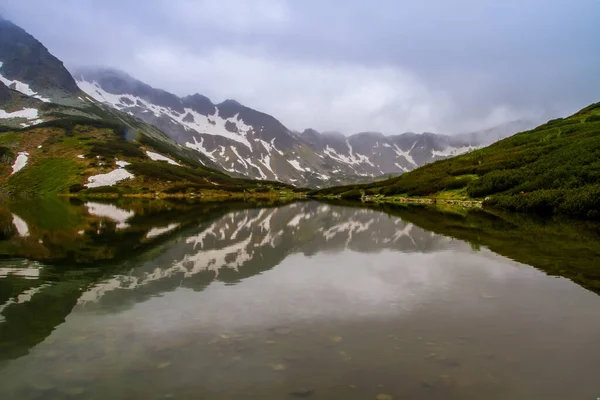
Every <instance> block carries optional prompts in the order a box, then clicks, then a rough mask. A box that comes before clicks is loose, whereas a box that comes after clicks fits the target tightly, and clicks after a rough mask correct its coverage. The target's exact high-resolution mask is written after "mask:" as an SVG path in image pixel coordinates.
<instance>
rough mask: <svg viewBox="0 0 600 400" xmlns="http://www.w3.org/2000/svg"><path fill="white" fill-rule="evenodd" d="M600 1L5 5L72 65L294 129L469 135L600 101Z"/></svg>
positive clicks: (113, 0)
mask: <svg viewBox="0 0 600 400" xmlns="http://www.w3.org/2000/svg"><path fill="white" fill-rule="evenodd" d="M598 12H600V2H587V3H586V4H585V6H584V5H581V6H579V7H574V6H569V5H565V3H564V2H561V1H558V0H532V1H528V2H516V1H507V2H495V3H488V2H481V1H476V0H457V2H454V3H452V4H450V3H447V2H445V1H441V0H440V1H435V0H434V1H433V2H432V3H428V4H427V5H425V4H421V3H418V2H413V3H405V2H397V1H393V0H381V1H380V2H378V7H372V5H370V4H369V3H367V2H364V1H354V0H344V1H336V0H332V1H330V2H322V1H317V0H304V1H290V0H253V1H246V0H219V1H213V0H198V1H192V0H173V1H167V0H148V1H146V2H144V4H143V7H141V6H140V3H139V2H137V1H132V0H105V1H102V2H96V1H83V0H61V1H60V2H48V1H46V0H28V1H23V0H5V1H4V2H3V4H2V5H0V13H3V14H5V16H6V17H8V18H10V19H12V20H13V21H14V22H16V23H17V24H19V25H21V26H22V27H23V28H25V29H26V30H28V31H29V32H30V33H31V34H33V35H34V36H36V37H37V38H38V39H39V40H40V41H42V42H43V43H44V44H45V45H46V46H47V47H48V48H49V49H50V51H52V52H53V53H54V54H56V55H57V56H58V57H59V58H61V59H62V60H63V61H65V63H66V64H67V65H68V66H72V67H76V66H84V65H98V66H108V67H115V68H119V69H122V70H124V71H126V72H128V73H130V74H131V75H132V76H134V77H136V78H138V79H140V80H143V81H146V82H147V83H149V84H151V85H153V86H155V87H157V88H161V89H165V90H168V91H171V92H175V93H177V94H180V95H187V94H192V93H196V92H197V93H201V94H204V95H207V96H209V97H211V98H212V99H213V101H220V100H223V99H226V98H232V99H236V100H238V101H240V102H241V103H243V104H246V105H248V106H249V107H253V108H256V109H259V110H261V111H263V112H266V113H269V114H271V115H273V116H275V117H276V118H278V119H280V120H281V121H282V122H283V123H284V124H286V125H287V126H288V127H290V128H291V129H296V130H302V129H304V128H307V127H312V128H315V129H318V130H336V131H341V132H343V133H346V134H350V133H355V132H359V131H382V132H384V133H388V134H391V133H401V132H405V131H415V132H422V131H432V132H438V133H448V134H451V133H458V132H468V131H473V130H478V129H483V128H488V127H492V126H495V125H498V124H501V123H504V122H509V121H512V120H516V119H536V120H543V119H549V118H554V117H557V116H564V115H568V114H570V113H572V112H574V111H576V110H577V109H579V108H581V107H584V106H586V105H587V104H589V103H592V102H594V101H598V100H599V98H598V97H599V96H598V93H600V76H599V75H598V74H597V71H596V70H597V66H598V65H600V41H598V40H596V39H595V38H596V36H597V35H596V32H597V21H596V18H595V15H597V14H598Z"/></svg>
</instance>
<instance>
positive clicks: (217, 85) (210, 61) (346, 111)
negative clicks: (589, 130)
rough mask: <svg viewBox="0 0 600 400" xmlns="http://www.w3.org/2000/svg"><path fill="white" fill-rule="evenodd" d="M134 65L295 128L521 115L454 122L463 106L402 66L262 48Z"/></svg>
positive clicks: (166, 83) (180, 52)
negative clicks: (293, 56)
mask: <svg viewBox="0 0 600 400" xmlns="http://www.w3.org/2000/svg"><path fill="white" fill-rule="evenodd" d="M251 50H252V49H251ZM134 68H135V71H132V73H133V74H134V76H137V77H139V78H140V79H142V80H146V81H148V82H150V83H151V84H154V85H156V86H160V85H162V86H163V87H168V88H169V89H171V90H174V91H175V92H177V93H178V94H180V95H185V94H191V93H190V92H194V91H198V92H200V93H202V94H205V95H207V96H209V97H210V98H211V99H213V101H215V102H218V101H222V100H224V99H226V98H234V99H236V100H238V101H240V102H241V103H243V104H245V105H247V106H249V107H253V108H256V109H258V110H262V111H264V112H267V113H269V114H271V115H274V116H275V117H276V118H278V119H280V120H281V121H282V122H283V123H284V124H285V125H287V126H288V127H290V128H291V129H304V128H308V127H313V128H315V129H319V130H340V131H342V132H345V133H355V132H360V131H382V132H384V133H390V134H391V133H402V132H405V131H410V130H412V131H416V132H421V131H431V132H457V131H469V130H472V129H480V128H485V127H489V126H493V125H494V124H499V123H502V122H506V121H510V120H512V119H516V118H518V115H517V114H516V113H515V112H514V111H512V110H511V109H510V108H509V107H507V106H499V107H496V108H494V109H492V110H491V112H490V113H489V115H486V116H483V117H482V116H478V117H477V118H472V119H464V120H462V121H459V122H454V118H455V115H456V113H457V111H458V110H457V108H458V105H456V104H455V101H454V100H453V98H452V97H451V96H450V95H449V94H448V93H445V92H443V91H441V90H436V88H432V87H430V86H428V85H427V84H426V83H425V82H424V81H422V80H421V79H420V78H419V77H418V76H417V75H415V74H413V73H411V72H409V71H407V70H404V69H402V68H399V67H395V68H393V67H389V66H375V67H369V66H363V65H355V64H350V63H329V64H324V63H323V64H317V63H311V62H306V61H301V60H290V59H282V58H274V57H269V56H268V55H266V54H263V53H262V52H261V51H259V50H256V49H253V50H252V54H249V53H247V52H244V51H241V50H237V49H232V48H228V49H224V48H220V49H214V50H212V51H209V52H206V53H203V54H192V53H190V52H188V51H186V50H184V49H181V48H177V47H174V46H168V47H167V46H164V47H152V48H146V49H144V50H141V51H139V52H138V53H137V55H136V63H135V67H134Z"/></svg>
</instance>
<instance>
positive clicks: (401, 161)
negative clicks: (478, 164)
mask: <svg viewBox="0 0 600 400" xmlns="http://www.w3.org/2000/svg"><path fill="white" fill-rule="evenodd" d="M0 108H1V109H0V121H1V123H0V125H3V126H5V127H6V128H4V130H7V129H8V128H10V127H11V128H19V129H27V128H31V127H37V126H38V125H39V124H43V123H46V124H47V123H48V122H49V121H53V120H60V119H65V118H66V119H73V118H85V119H91V120H94V121H99V120H103V121H106V120H108V121H111V122H112V123H117V124H120V125H122V126H125V127H127V129H128V130H129V131H132V130H133V131H136V132H138V133H139V134H141V135H142V136H143V137H146V140H145V142H146V144H147V143H148V142H149V141H152V142H158V143H160V145H161V146H166V148H168V150H166V152H167V153H169V154H170V157H172V158H173V160H171V161H173V162H175V163H177V162H176V161H175V159H178V160H183V159H185V160H187V161H188V162H187V163H186V162H183V163H178V164H185V165H187V166H188V167H193V168H198V167H199V165H201V166H202V167H204V168H208V169H209V170H211V171H213V170H214V171H220V173H222V174H227V175H230V176H232V177H234V178H251V179H255V180H263V181H279V182H283V183H287V184H292V185H294V186H299V187H314V188H319V187H329V186H335V185H340V184H347V183H357V182H367V181H370V180H373V179H377V178H383V177H388V176H390V175H399V174H402V173H404V172H407V171H411V170H413V169H415V168H417V167H419V166H422V165H424V164H428V163H431V162H433V161H436V160H440V159H443V158H447V157H450V156H454V155H458V154H462V153H465V152H468V151H471V150H473V149H475V148H478V147H481V146H484V145H487V144H489V143H490V142H492V141H494V140H497V139H499V138H502V137H504V136H507V135H511V134H513V133H515V132H518V131H520V130H523V129H525V128H527V127H530V126H531V124H532V123H531V122H530V121H514V122H511V123H508V124H505V125H503V126H500V127H496V128H493V129H491V130H486V131H481V132H474V133H469V134H461V135H455V136H448V135H440V134H434V133H422V134H416V133H410V132H408V133H402V134H398V135H383V134H381V133H378V132H362V133H357V134H354V135H351V136H344V135H342V134H338V133H321V132H318V131H316V130H314V129H306V130H304V131H303V132H294V131H292V130H290V129H289V128H287V127H286V126H285V125H283V124H282V123H281V122H280V121H279V120H277V119H276V118H275V117H273V116H271V115H268V114H266V113H263V112H260V111H257V110H254V109H252V108H249V107H246V106H244V105H242V104H240V103H238V102H237V101H235V100H225V101H223V102H221V103H218V104H214V103H213V102H212V101H211V100H210V99H208V98H207V97H206V96H203V95H201V94H193V95H189V96H185V97H178V96H176V95H174V94H172V93H169V92H167V91H165V90H161V89H156V88H153V87H151V86H149V85H147V84H145V83H143V82H141V81H139V80H137V79H135V78H133V77H131V76H129V75H127V74H126V73H124V72H122V71H118V70H114V69H107V68H79V69H77V70H74V71H73V74H71V73H70V72H69V71H68V70H67V69H66V68H65V67H64V65H63V63H62V62H61V61H60V60H59V59H58V58H56V57H54V56H53V55H52V54H51V53H50V52H49V51H48V50H47V49H46V48H45V47H44V46H43V45H42V44H41V43H40V42H39V41H37V40H36V39H35V38H34V37H33V36H31V35H29V34H28V33H27V32H25V31H24V30H23V29H21V28H20V27H18V26H16V25H14V24H13V23H11V22H9V21H7V20H0ZM71 123H73V122H71ZM96 139H98V138H96ZM40 145H41V144H40ZM15 146H16V145H14V144H13V147H15ZM150 147H152V146H150ZM159 147H160V146H159ZM9 150H10V149H9ZM9 150H4V153H3V154H0V157H4V159H5V164H6V165H8V162H7V161H10V160H12V162H15V160H16V158H17V157H18V154H24V153H31V152H32V151H34V152H35V150H33V149H24V148H16V147H15V148H14V149H12V158H11V153H10V151H9ZM142 150H143V151H149V150H151V151H152V152H153V153H160V151H158V149H157V148H156V146H154V147H152V148H151V149H150V148H144V149H142ZM82 151H83V149H82ZM100 156H102V155H100ZM121 156H122V154H121ZM163 156H164V155H163ZM23 157H25V156H24V155H23ZM165 157H166V156H165ZM167 158H168V157H167ZM125 161H126V162H127V163H131V161H132V160H125ZM153 161H156V160H153ZM105 164H106V162H105ZM109 164H110V163H109ZM197 164H198V165H197ZM88 166H89V165H88ZM7 171H10V170H9V169H7ZM186 183H187V184H189V183H190V182H189V180H188V181H186ZM192 183H193V182H192ZM195 183H197V182H195ZM138 186H140V185H138ZM142 186H143V185H142ZM146 186H147V185H146ZM144 187H145V186H144Z"/></svg>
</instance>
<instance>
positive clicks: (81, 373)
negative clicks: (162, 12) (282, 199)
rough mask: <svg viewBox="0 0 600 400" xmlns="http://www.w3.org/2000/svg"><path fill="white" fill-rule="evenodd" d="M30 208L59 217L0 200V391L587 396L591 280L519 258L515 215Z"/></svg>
mask: <svg viewBox="0 0 600 400" xmlns="http://www.w3.org/2000/svg"><path fill="white" fill-rule="evenodd" d="M39 208H41V209H43V210H46V211H48V210H52V209H56V210H58V211H56V212H57V213H58V214H59V215H61V216H62V218H63V219H62V221H63V222H62V223H61V222H60V221H59V220H58V219H57V220H56V221H44V222H41V223H40V222H38V219H36V218H39V217H40V216H43V215H44V214H43V213H39V212H38V213H36V214H32V213H31V212H30V213H29V214H28V213H27V210H25V209H24V208H23V207H19V206H16V207H14V206H11V207H9V208H5V209H0V218H1V219H0V221H3V223H4V226H3V227H2V228H1V230H2V232H4V233H3V234H4V236H3V238H4V239H3V240H2V241H1V242H0V254H3V255H4V256H5V257H6V258H5V259H4V260H3V261H1V262H0V304H2V306H0V307H1V308H0V315H1V316H2V318H3V319H1V320H0V379H1V380H2V381H3V382H9V384H7V385H5V386H4V387H2V388H1V389H0V395H2V398H71V397H75V396H76V397H80V398H128V397H130V398H171V397H173V398H261V399H264V398H277V399H279V398H286V397H311V396H314V397H315V398H317V397H319V398H378V397H377V396H379V398H390V397H385V396H391V397H392V398H405V397H406V398H440V399H449V398H450V399H451V398H457V399H458V398H460V399H462V398H474V399H475V398H483V397H485V398H498V399H501V398H515V399H518V398H523V399H526V398H527V399H528V398H578V397H583V396H584V395H585V396H588V397H590V396H592V395H595V394H594V390H595V389H596V387H597V382H596V374H595V373H594V371H595V370H594V366H595V365H597V363H598V362H600V352H597V351H595V342H596V339H597V337H598V335H599V334H600V317H599V315H600V313H598V310H599V308H600V302H599V298H598V297H597V296H596V295H595V294H593V293H592V292H589V291H586V290H583V289H581V288H580V287H579V286H576V285H574V284H573V283H572V282H570V281H568V280H566V279H552V278H551V277H548V276H547V275H546V274H545V273H544V272H541V271H539V270H537V269H534V268H531V267H530V266H529V265H526V264H523V263H522V262H528V260H529V259H535V260H539V264H538V265H535V264H534V263H529V262H528V263H529V264H534V265H535V266H536V267H538V268H542V269H543V270H546V269H547V268H550V267H548V263H547V259H548V257H547V256H546V254H547V253H548V252H549V253H552V251H553V250H551V249H548V250H547V251H546V250H545V249H544V248H537V249H535V248H533V247H532V246H530V245H528V244H527V243H528V241H527V240H522V239H521V240H519V234H520V235H521V236H523V235H524V234H523V228H522V227H517V226H518V225H517V224H515V221H514V220H512V221H511V220H507V219H501V218H499V217H497V216H492V215H488V214H479V213H475V214H464V215H456V214H454V215H452V214H450V215H448V214H447V213H441V212H440V211H439V210H438V211H435V210H433V211H432V210H424V209H406V208H400V209H393V210H392V209H389V210H386V211H387V212H381V211H380V210H374V209H364V208H349V207H341V206H336V205H330V204H322V203H316V202H306V203H294V204H289V205H283V206H277V207H262V208H260V207H255V206H252V205H249V204H217V205H215V204H203V205H198V204H188V203H170V202H146V203H140V202H134V201H121V202H120V203H117V204H109V203H101V202H91V203H90V202H87V203H76V204H72V203H69V202H60V203H56V204H53V205H44V206H40V207H39ZM13 215H19V219H20V221H19V220H17V223H15V220H16V219H15V218H13ZM42 219H43V218H42ZM434 222H435V223H434ZM17 224H18V225H19V226H17ZM23 224H25V225H26V226H27V232H28V235H23V234H22V233H23V232H24V230H23V229H22V228H23V226H24V225H23ZM532 224H533V223H529V224H528V225H527V229H528V230H529V234H531V232H532V229H534V228H532V226H537V225H532ZM538 228H539V232H545V236H544V237H541V236H540V237H539V239H538V240H539V241H540V242H543V241H550V239H548V237H552V229H551V228H550V227H549V226H542V227H538ZM542 228H543V229H542ZM560 229H561V231H562V232H568V230H566V229H565V227H564V226H562V227H561V228H560ZM434 231H437V233H434ZM577 231H578V236H577V240H576V241H573V243H570V240H571V237H570V236H569V234H563V236H562V237H561V239H562V241H561V245H560V247H561V248H563V249H565V248H569V247H571V248H573V249H574V250H576V251H577V255H578V256H576V254H575V253H572V254H569V253H568V252H567V253H563V256H562V258H561V259H560V260H559V263H560V268H561V269H564V268H566V267H567V266H572V267H573V268H575V270H576V271H577V274H576V275H577V276H578V277H579V278H578V279H579V282H578V283H580V284H582V285H583V286H585V287H590V288H593V287H594V285H595V284H596V281H595V280H594V275H593V273H596V272H595V269H594V268H593V264H590V263H585V262H582V261H581V257H579V256H581V255H582V254H584V255H585V257H583V259H584V260H588V261H590V262H594V261H595V260H597V259H598V258H595V259H594V254H595V255H596V256H597V254H598V253H597V248H596V247H593V246H592V245H589V243H591V242H593V240H591V238H593V235H594V233H593V231H592V232H591V233H589V235H590V236H586V233H585V230H582V229H578V230H577ZM454 237H458V238H461V239H463V240H464V241H463V240H456V239H455V238H454ZM586 238H589V239H586ZM515 240H517V242H515ZM575 242H576V243H578V244H577V245H575ZM519 245H521V247H519ZM486 247H490V248H493V249H499V250H500V252H501V253H502V254H505V255H508V256H510V257H511V258H513V259H514V260H515V261H513V260H511V259H507V258H505V257H504V256H502V255H499V254H497V253H494V252H492V251H490V250H488V249H487V248H486ZM524 250H526V251H524ZM595 252H596V253H595ZM507 253H508V254H507ZM524 253H525V254H527V255H526V256H523V254H524ZM523 257H528V258H526V259H523ZM519 261H521V262H519ZM545 268H546V269H545ZM551 272H553V271H551ZM565 275H567V276H569V274H568V273H565ZM599 278H600V277H599ZM599 280H600V279H599ZM575 281H577V280H575ZM575 334H576V336H577V340H576V341H573V340H571V339H569V338H572V337H573V335H575ZM564 365H569V366H570V369H571V370H572V371H573V372H569V373H566V372H565V369H564Z"/></svg>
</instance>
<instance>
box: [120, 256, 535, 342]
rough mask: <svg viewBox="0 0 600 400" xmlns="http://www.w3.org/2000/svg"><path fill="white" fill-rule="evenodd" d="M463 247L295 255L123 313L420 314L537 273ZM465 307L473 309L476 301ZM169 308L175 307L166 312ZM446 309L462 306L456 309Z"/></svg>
mask: <svg viewBox="0 0 600 400" xmlns="http://www.w3.org/2000/svg"><path fill="white" fill-rule="evenodd" d="M464 246H465V249H464V251H460V252H456V251H441V252H436V253H397V252H392V251H383V252H380V253H378V254H376V255H373V254H364V253H356V252H353V251H349V250H346V251H342V252H338V253H334V254H319V255H317V256H313V257H306V256H303V255H300V254H296V255H293V256H290V257H288V258H287V259H286V260H284V261H283V262H282V263H281V264H280V265H279V266H278V267H277V268H275V269H273V270H271V271H269V272H267V273H264V274H261V275H257V276H254V277H251V278H248V279H246V280H245V281H244V282H243V283H242V284H239V285H235V286H225V285H220V284H215V285H212V286H211V287H209V288H208V289H206V290H205V291H204V292H201V293H198V292H194V291H191V290H179V291H176V292H173V293H169V294H167V295H165V296H164V297H163V298H160V299H151V300H149V301H147V302H145V303H140V304H137V305H136V306H135V307H134V308H133V309H131V310H129V311H127V312H126V314H129V316H130V317H131V318H139V320H140V324H141V325H140V326H139V329H142V330H145V329H153V330H155V331H159V332H162V331H165V332H168V331H172V330H181V329H186V328H193V327H199V326H202V329H205V330H212V329H214V330H215V331H220V330H236V329H246V328H252V327H257V328H260V327H272V326H277V325H281V324H295V323H303V322H309V321H313V322H314V321H317V320H318V321H327V320H336V319H337V320H340V319H341V320H350V321H351V320H358V319H363V318H370V317H386V316H395V317H402V316H403V315H409V314H411V313H413V312H421V311H422V310H423V308H422V307H428V306H432V307H436V304H444V303H450V304H452V303H457V304H463V303H465V302H469V301H470V302H472V300H473V296H476V297H475V298H476V299H479V296H480V295H481V291H482V290H492V289H493V290H494V291H498V290H500V291H504V294H506V295H509V294H510V291H511V285H510V284H508V282H509V281H511V280H513V279H535V278H539V277H544V276H543V275H542V274H540V273H539V272H538V271H536V270H535V269H530V268H527V269H523V268H520V267H519V264H517V263H514V262H512V261H509V260H507V259H505V258H502V257H488V255H486V254H484V253H486V252H488V251H486V250H484V251H482V252H478V253H475V252H470V251H469V248H468V245H466V244H465V245H464ZM465 299H469V300H465ZM197 304H202V307H198V306H197ZM472 307H478V302H477V301H476V302H474V303H473V304H472ZM173 310H177V312H176V313H175V314H173ZM453 312H456V313H457V315H459V314H460V313H461V312H467V311H466V310H464V309H460V308H457V309H455V310H453ZM144 315H152V319H153V320H154V319H159V320H161V321H163V322H164V323H162V324H160V325H156V324H154V322H152V321H150V320H148V321H147V322H148V323H149V324H150V326H144V325H143V324H144V322H143V321H144Z"/></svg>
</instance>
